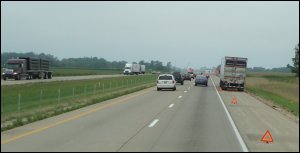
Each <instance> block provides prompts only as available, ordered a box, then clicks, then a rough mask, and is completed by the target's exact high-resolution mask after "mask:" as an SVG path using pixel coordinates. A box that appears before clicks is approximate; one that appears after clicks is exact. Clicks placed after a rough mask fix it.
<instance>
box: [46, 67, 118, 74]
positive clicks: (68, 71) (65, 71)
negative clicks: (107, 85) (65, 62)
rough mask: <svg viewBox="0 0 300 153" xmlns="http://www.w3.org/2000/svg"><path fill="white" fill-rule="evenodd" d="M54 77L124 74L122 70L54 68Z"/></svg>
mask: <svg viewBox="0 0 300 153" xmlns="http://www.w3.org/2000/svg"><path fill="white" fill-rule="evenodd" d="M52 71H53V76H80V75H106V74H123V70H122V69H84V68H52Z"/></svg>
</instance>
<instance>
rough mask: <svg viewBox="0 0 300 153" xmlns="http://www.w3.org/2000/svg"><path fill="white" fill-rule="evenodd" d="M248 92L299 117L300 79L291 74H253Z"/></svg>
mask: <svg viewBox="0 0 300 153" xmlns="http://www.w3.org/2000/svg"><path fill="white" fill-rule="evenodd" d="M246 83H247V84H246V91H247V92H251V93H253V94H255V95H257V96H259V97H261V98H263V99H266V100H269V101H272V102H273V103H275V104H277V105H279V106H281V107H282V108H284V109H286V110H288V111H289V112H292V113H293V114H294V115H297V116H298V115H299V78H296V77H295V76H294V74H291V73H270V72H268V73H251V74H250V75H248V77H247V78H246Z"/></svg>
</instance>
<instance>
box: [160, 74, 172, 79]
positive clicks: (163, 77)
mask: <svg viewBox="0 0 300 153" xmlns="http://www.w3.org/2000/svg"><path fill="white" fill-rule="evenodd" d="M158 80H173V78H172V76H169V75H164V76H159V78H158Z"/></svg>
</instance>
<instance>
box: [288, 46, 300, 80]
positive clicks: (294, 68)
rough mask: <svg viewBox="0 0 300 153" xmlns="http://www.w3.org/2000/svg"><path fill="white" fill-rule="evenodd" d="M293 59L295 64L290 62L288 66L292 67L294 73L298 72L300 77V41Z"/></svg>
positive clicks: (297, 74)
mask: <svg viewBox="0 0 300 153" xmlns="http://www.w3.org/2000/svg"><path fill="white" fill-rule="evenodd" d="M292 61H293V65H294V66H291V65H290V64H288V65H287V67H288V68H289V69H291V71H292V72H293V73H296V76H297V77H299V43H298V46H296V47H295V57H294V58H292Z"/></svg>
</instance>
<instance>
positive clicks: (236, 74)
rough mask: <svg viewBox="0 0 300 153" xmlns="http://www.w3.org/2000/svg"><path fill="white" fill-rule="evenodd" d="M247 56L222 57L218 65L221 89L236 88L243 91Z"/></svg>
mask: <svg viewBox="0 0 300 153" xmlns="http://www.w3.org/2000/svg"><path fill="white" fill-rule="evenodd" d="M247 60H248V59H247V58H243V57H229V56H225V57H224V58H222V61H221V67H220V87H221V88H222V90H226V89H227V88H236V89H238V90H239V91H244V88H245V84H246V68H247Z"/></svg>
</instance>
